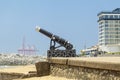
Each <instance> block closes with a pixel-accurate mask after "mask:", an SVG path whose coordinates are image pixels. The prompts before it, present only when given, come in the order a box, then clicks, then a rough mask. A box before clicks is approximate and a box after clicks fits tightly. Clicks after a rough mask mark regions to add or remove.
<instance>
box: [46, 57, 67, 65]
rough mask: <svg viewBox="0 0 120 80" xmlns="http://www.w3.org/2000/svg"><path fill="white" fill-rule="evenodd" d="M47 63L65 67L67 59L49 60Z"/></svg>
mask: <svg viewBox="0 0 120 80" xmlns="http://www.w3.org/2000/svg"><path fill="white" fill-rule="evenodd" d="M48 62H49V63H51V64H65V65H67V62H68V59H67V58H58V57H57V58H49V59H48Z"/></svg>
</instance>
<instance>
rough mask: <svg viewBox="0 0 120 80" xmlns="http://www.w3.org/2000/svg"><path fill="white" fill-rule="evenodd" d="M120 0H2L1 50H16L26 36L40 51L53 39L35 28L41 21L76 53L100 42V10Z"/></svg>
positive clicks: (45, 27) (43, 50) (0, 18)
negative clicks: (98, 21)
mask: <svg viewBox="0 0 120 80" xmlns="http://www.w3.org/2000/svg"><path fill="white" fill-rule="evenodd" d="M119 3H120V0H115V1H113V0H109V1H107V0H97V1H96V0H93V1H89V0H57V1H56V0H10V1H9V0H0V52H6V53H11V52H17V50H18V48H19V47H20V46H21V44H22V39H23V37H24V36H26V40H27V42H28V43H29V44H31V45H32V44H33V45H36V47H37V49H39V52H40V54H41V55H42V54H45V53H46V52H47V49H49V42H50V39H49V38H47V37H45V36H44V35H42V34H40V33H38V32H36V31H35V26H36V25H38V26H40V27H42V28H43V29H46V30H47V31H49V32H52V33H53V34H56V35H58V36H60V37H63V38H64V39H66V40H68V41H69V42H71V43H72V44H73V46H74V48H75V49H76V50H77V53H80V50H81V49H83V48H84V45H85V44H86V48H87V47H90V46H93V45H96V44H97V43H98V23H97V20H98V17H97V14H98V13H99V12H101V11H112V10H113V9H115V8H120V5H119Z"/></svg>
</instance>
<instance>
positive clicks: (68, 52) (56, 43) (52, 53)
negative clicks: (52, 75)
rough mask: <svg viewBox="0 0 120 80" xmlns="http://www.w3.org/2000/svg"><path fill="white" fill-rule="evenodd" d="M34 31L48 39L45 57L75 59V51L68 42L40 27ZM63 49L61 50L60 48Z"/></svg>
mask: <svg viewBox="0 0 120 80" xmlns="http://www.w3.org/2000/svg"><path fill="white" fill-rule="evenodd" d="M36 31H38V32H40V33H42V34H44V35H45V36H47V37H48V38H50V39H51V40H50V49H49V50H48V51H47V57H75V56H76V50H75V49H73V45H72V44H71V43H69V41H67V40H65V39H63V38H61V37H59V36H57V35H54V34H52V33H50V32H48V31H46V30H44V29H42V28H40V27H38V26H37V27H36ZM61 47H63V48H64V49H63V48H61Z"/></svg>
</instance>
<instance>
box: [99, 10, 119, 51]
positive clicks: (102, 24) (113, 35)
mask: <svg viewBox="0 0 120 80" xmlns="http://www.w3.org/2000/svg"><path fill="white" fill-rule="evenodd" d="M98 18H99V19H98V24H99V48H100V49H101V50H102V51H106V52H120V8H117V9H115V10H113V11H103V12H100V13H99V14H98Z"/></svg>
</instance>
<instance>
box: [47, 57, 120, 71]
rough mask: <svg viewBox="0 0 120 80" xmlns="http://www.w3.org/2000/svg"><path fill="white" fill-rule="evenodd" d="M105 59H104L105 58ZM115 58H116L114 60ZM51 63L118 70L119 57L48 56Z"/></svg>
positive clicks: (119, 67)
mask: <svg viewBox="0 0 120 80" xmlns="http://www.w3.org/2000/svg"><path fill="white" fill-rule="evenodd" d="M105 59H106V60H105ZM115 59H116V60H115ZM48 61H49V63H51V64H64V65H70V66H81V67H89V68H97V69H107V70H116V71H120V58H119V57H116V58H107V57H106V58H102V57H101V58H49V59H48Z"/></svg>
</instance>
